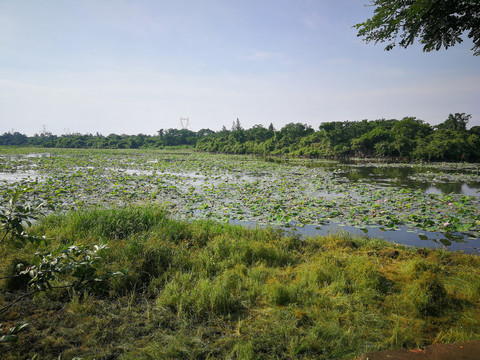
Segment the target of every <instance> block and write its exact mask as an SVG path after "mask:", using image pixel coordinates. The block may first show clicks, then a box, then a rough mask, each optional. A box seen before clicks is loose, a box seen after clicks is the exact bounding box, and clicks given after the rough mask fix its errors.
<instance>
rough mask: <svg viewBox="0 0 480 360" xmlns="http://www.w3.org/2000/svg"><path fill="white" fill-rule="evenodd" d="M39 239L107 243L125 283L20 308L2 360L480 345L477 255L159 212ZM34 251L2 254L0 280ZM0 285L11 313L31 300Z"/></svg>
mask: <svg viewBox="0 0 480 360" xmlns="http://www.w3.org/2000/svg"><path fill="white" fill-rule="evenodd" d="M33 232H35V233H37V234H46V235H47V238H49V239H50V240H49V246H51V247H54V246H55V245H57V244H59V243H65V242H68V241H74V242H75V243H77V244H98V243H106V244H108V245H109V250H108V252H107V254H106V258H105V262H104V265H103V267H104V268H103V269H102V270H104V271H107V270H118V269H128V273H127V275H125V276H122V277H116V278H113V279H112V280H110V282H109V283H108V284H105V286H106V290H107V291H106V293H105V294H104V295H103V296H94V295H92V294H89V293H86V292H85V293H74V292H71V291H66V290H63V291H61V290H57V291H53V292H49V293H42V294H40V295H38V296H37V297H35V298H34V299H28V300H25V301H23V302H20V303H19V304H17V305H15V306H13V307H12V308H11V309H10V310H9V311H8V312H7V313H5V314H4V315H3V316H2V319H1V321H0V322H2V323H3V328H4V331H5V330H6V329H8V328H9V327H10V326H11V325H14V324H16V323H18V322H21V321H26V322H28V323H29V326H28V327H27V328H26V329H25V330H23V331H22V332H21V333H20V334H19V341H18V342H17V343H0V353H1V354H2V359H30V358H32V357H33V356H34V355H35V354H38V356H39V359H53V358H58V357H59V356H61V358H62V359H71V358H73V357H80V358H84V359H93V358H95V359H123V360H126V359H216V358H220V359H354V358H355V357H356V356H359V355H361V354H363V353H365V352H367V351H372V350H379V349H390V348H415V347H418V346H424V345H428V344H432V343H438V342H456V341H466V340H471V339H479V338H480V335H479V332H478V329H479V328H480V320H479V319H480V259H479V257H478V256H475V255H465V254H461V253H452V252H446V251H441V250H426V249H421V250H417V249H408V248H404V247H400V246H395V245H393V244H389V243H385V242H381V241H378V240H375V239H368V238H361V237H352V236H350V235H348V234H334V235H331V236H326V237H315V238H308V239H305V240H300V239H299V238H297V237H295V236H283V235H282V233H281V232H279V231H275V230H273V229H246V228H242V227H239V226H229V225H226V224H219V223H216V222H212V221H195V222H186V221H179V220H175V219H170V218H169V217H168V216H167V214H166V212H165V211H164V210H163V209H162V208H161V207H158V206H151V205H149V206H130V207H125V208H113V209H100V208H95V209H91V210H83V211H80V212H72V213H68V214H64V215H51V216H49V217H47V218H45V219H43V220H42V221H41V222H40V223H39V224H37V225H36V226H35V228H34V229H33ZM394 251H397V252H398V254H395V255H396V256H392V252H394ZM34 252H35V249H34V247H33V246H31V245H27V246H25V247H14V245H10V246H5V245H3V246H2V247H1V248H0V258H1V259H2V260H1V261H2V267H1V270H0V271H1V273H0V277H3V276H6V275H9V274H11V273H12V272H13V269H12V264H14V263H15V262H16V261H18V259H22V260H23V261H26V262H28V261H30V259H31V257H32V255H33V253H34ZM0 285H1V286H2V290H1V295H0V306H2V307H3V306H4V305H5V304H7V303H8V302H9V301H12V299H14V298H16V297H17V296H19V295H21V294H22V292H23V291H25V290H24V288H22V287H24V286H25V284H24V283H20V284H13V285H12V284H11V281H10V282H7V280H2V283H1V284H0ZM14 285H15V286H14ZM19 288H20V289H19Z"/></svg>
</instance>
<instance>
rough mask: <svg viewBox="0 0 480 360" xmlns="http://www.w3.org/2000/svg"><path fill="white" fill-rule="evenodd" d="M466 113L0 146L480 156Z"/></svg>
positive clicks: (24, 139)
mask: <svg viewBox="0 0 480 360" xmlns="http://www.w3.org/2000/svg"><path fill="white" fill-rule="evenodd" d="M470 118H471V116H470V115H466V114H464V113H461V114H460V113H456V114H450V115H449V116H448V118H447V120H445V121H444V122H443V123H441V124H439V125H436V126H431V125H429V124H427V123H425V122H423V121H422V120H419V119H416V118H415V117H405V118H403V119H402V120H396V119H391V120H386V119H381V120H363V121H343V122H342V121H332V122H325V123H322V124H321V125H320V126H319V129H318V130H314V129H313V128H312V127H311V126H309V125H305V124H301V123H290V124H287V125H285V126H284V127H282V128H281V129H280V130H276V129H275V128H274V127H273V124H270V126H269V127H268V128H265V127H263V126H262V125H255V126H254V127H252V128H251V129H247V130H245V129H243V128H242V126H241V124H240V121H239V120H238V119H237V120H236V121H234V122H233V125H232V128H231V129H230V130H228V129H227V128H225V127H223V129H222V130H220V131H217V132H215V131H212V130H210V129H202V130H200V131H197V132H195V131H191V130H188V129H181V130H177V129H168V130H163V129H161V130H159V131H158V133H157V135H144V134H138V135H116V134H110V135H108V136H103V135H101V134H98V133H97V134H96V135H92V134H87V135H82V134H71V135H61V136H56V135H52V134H50V133H46V134H40V135H38V134H37V135H34V136H32V137H28V136H26V135H23V134H20V133H18V132H15V133H4V134H3V135H1V136H0V145H16V146H41V147H52V148H53V147H56V148H96V149H142V148H143V149H145V148H163V147H165V146H190V147H196V149H197V150H199V151H207V152H221V153H229V154H259V155H289V156H301V157H312V158H325V157H326V158H339V157H385V158H405V159H417V160H449V161H462V160H466V161H480V126H474V127H472V128H471V129H469V130H468V129H467V124H468V122H469V120H470Z"/></svg>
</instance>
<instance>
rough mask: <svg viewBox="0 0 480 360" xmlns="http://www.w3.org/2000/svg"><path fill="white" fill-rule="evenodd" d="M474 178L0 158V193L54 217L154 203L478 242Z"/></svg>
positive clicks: (205, 214) (349, 169) (229, 159)
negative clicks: (25, 191)
mask: <svg viewBox="0 0 480 360" xmlns="http://www.w3.org/2000/svg"><path fill="white" fill-rule="evenodd" d="M24 174H25V175H29V174H32V176H29V177H28V176H25V177H24V176H23V175H24ZM479 174H480V164H446V163H439V164H427V163H422V164H403V163H402V164H388V163H385V162H380V163H372V162H368V163H365V162H363V163H362V162H352V163H349V164H346V163H339V162H332V161H318V160H315V161H314V160H304V159H288V160H285V161H265V160H264V159H263V158H261V157H258V158H257V157H252V156H241V155H211V154H204V153H196V152H194V151H186V150H185V149H183V150H181V151H172V150H169V151H168V152H167V151H162V150H59V149H49V150H48V152H46V153H45V154H43V153H42V150H41V149H30V150H28V149H21V150H20V149H0V180H2V179H3V181H2V182H0V192H1V191H3V190H5V189H6V188H8V186H11V184H12V183H14V182H16V183H21V182H25V183H28V184H29V186H31V187H33V188H34V189H35V191H34V192H32V193H31V196H35V197H39V198H41V199H42V200H44V201H46V202H48V203H49V204H50V205H51V207H52V208H53V209H56V210H60V211H64V210H70V209H77V208H84V207H86V206H96V205H105V204H107V205H108V204H110V205H111V206H114V205H125V204H130V203H142V202H155V203H161V204H165V207H166V208H168V210H169V211H170V212H171V213H172V214H173V215H174V216H176V217H178V218H185V219H202V218H208V219H214V220H218V221H225V222H232V221H247V222H254V223H256V224H265V225H278V226H283V227H302V226H312V225H313V226H322V225H325V224H328V223H336V224H344V225H348V226H354V227H357V228H363V229H365V228H367V227H380V228H385V229H399V228H401V229H402V231H403V230H404V229H407V230H412V231H413V230H415V231H418V230H420V231H423V232H439V233H442V234H449V235H451V234H457V235H459V239H465V238H466V237H468V238H470V239H477V240H478V238H479V237H480V210H479V209H480V194H479V190H480V175H479ZM34 176H35V177H34ZM420 235H421V233H420ZM450 237H451V236H450ZM457 237H458V236H457ZM420 239H421V237H420Z"/></svg>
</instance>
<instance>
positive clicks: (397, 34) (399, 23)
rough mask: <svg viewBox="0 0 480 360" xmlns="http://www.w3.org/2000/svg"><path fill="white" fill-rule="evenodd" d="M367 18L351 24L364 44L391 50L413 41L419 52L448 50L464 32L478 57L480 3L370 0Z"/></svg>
mask: <svg viewBox="0 0 480 360" xmlns="http://www.w3.org/2000/svg"><path fill="white" fill-rule="evenodd" d="M371 6H374V7H375V10H374V15H373V17H372V18H371V19H368V20H366V21H365V22H363V23H360V24H357V25H355V27H356V28H357V30H358V36H361V37H363V38H364V40H365V41H366V42H370V41H373V42H375V43H378V42H381V43H383V42H387V43H388V44H387V46H386V47H385V50H391V49H392V48H393V47H394V46H395V45H396V44H397V42H398V45H399V46H401V47H404V48H406V47H408V46H410V45H412V44H413V43H414V41H415V39H416V38H418V39H419V41H420V43H421V44H422V45H423V51H432V50H440V49H441V48H442V47H445V49H448V48H449V47H450V46H454V45H455V44H457V43H461V42H462V41H463V39H462V36H463V35H464V33H466V32H468V37H469V38H471V39H472V41H473V44H474V46H473V48H472V51H473V54H474V55H480V30H479V29H480V26H479V24H480V3H479V2H478V1H476V0H431V1H424V0H408V1H397V0H374V1H372V4H371Z"/></svg>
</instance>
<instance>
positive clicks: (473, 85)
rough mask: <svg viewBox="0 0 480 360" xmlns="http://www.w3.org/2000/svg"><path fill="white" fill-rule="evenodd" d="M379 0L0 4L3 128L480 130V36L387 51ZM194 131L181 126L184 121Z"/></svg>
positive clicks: (12, 0)
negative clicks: (454, 126) (359, 31)
mask: <svg viewBox="0 0 480 360" xmlns="http://www.w3.org/2000/svg"><path fill="white" fill-rule="evenodd" d="M368 3H369V0H336V1H332V0H241V1H239V0H61V1H60V0H42V1H35V0H0V133H4V132H10V131H18V132H21V133H23V134H27V135H33V134H35V133H41V132H42V131H44V130H45V131H48V132H51V133H53V134H56V135H62V134H67V133H82V134H86V133H91V134H95V133H97V132H98V133H101V134H103V135H108V134H110V133H115V134H130V135H132V134H139V133H143V134H149V135H154V134H156V133H157V131H158V130H159V129H169V128H177V129H179V128H181V126H182V125H181V121H180V119H181V118H188V119H189V124H188V126H189V127H188V128H189V129H190V130H193V131H198V130H200V129H202V128H209V129H211V130H214V131H218V130H220V129H221V128H222V126H226V127H227V128H231V126H232V123H233V122H234V121H236V119H237V118H238V119H239V121H240V123H241V125H242V126H243V128H245V129H248V128H251V127H253V126H254V125H264V126H265V127H267V126H269V124H270V123H272V124H273V125H274V127H275V128H276V129H280V128H282V127H283V126H284V125H286V124H288V123H292V122H294V123H303V124H307V125H310V126H312V127H313V128H314V129H318V126H319V125H320V124H321V123H323V122H327V121H347V120H349V121H359V120H363V119H369V120H375V119H382V118H385V119H402V118H403V117H405V116H414V117H416V118H418V119H421V120H424V121H425V122H427V123H429V124H431V125H436V124H439V123H441V122H443V121H445V120H446V119H447V117H448V115H449V114H450V113H466V114H471V115H472V118H471V119H470V123H469V125H468V127H471V126H475V125H480V56H473V52H472V51H471V48H472V46H473V44H472V42H471V40H470V39H468V38H467V37H466V36H465V37H464V42H463V43H462V44H460V45H456V46H454V47H451V48H449V49H448V50H444V49H442V50H441V51H438V52H437V51H434V52H430V53H424V52H422V49H421V46H420V45H414V46H412V47H409V48H407V49H403V48H399V47H396V48H394V49H393V50H392V51H384V46H382V44H377V45H375V44H373V43H369V44H367V43H365V42H364V41H362V40H361V38H359V37H357V35H356V29H355V28H353V27H352V26H353V25H355V24H357V23H359V22H362V21H364V20H366V19H367V18H369V17H371V16H372V14H373V7H371V6H365V5H366V4H368ZM184 125H185V121H184Z"/></svg>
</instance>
